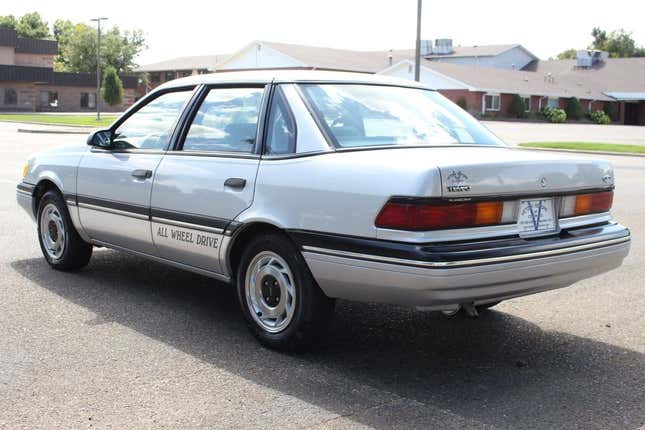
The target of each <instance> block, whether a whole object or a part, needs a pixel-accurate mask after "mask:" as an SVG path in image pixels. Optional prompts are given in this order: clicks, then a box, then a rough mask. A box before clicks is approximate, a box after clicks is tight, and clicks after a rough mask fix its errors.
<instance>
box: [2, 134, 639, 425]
mask: <svg viewBox="0 0 645 430" xmlns="http://www.w3.org/2000/svg"><path fill="white" fill-rule="evenodd" d="M15 130H16V126H15V125H12V124H0V217H1V218H0V219H1V220H2V222H1V223H0V237H1V241H0V243H1V244H2V247H1V248H0V428H7V429H13V428H28V429H33V428H47V429H50V428H118V429H125V428H137V429H139V428H181V429H186V428H281V429H282V428H283V429H288V428H363V427H374V428H392V427H396V428H460V429H463V428H491V429H492V428H513V429H520V428H521V429H530V428H540V429H545V428H548V429H555V428H558V429H560V428H564V429H574V428H575V429H596V428H597V429H607V428H622V429H637V428H643V426H645V332H644V328H645V312H644V311H643V309H645V245H644V244H645V189H644V188H643V184H644V183H645V158H642V157H641V158H631V157H605V158H610V159H611V161H612V162H613V163H614V166H615V169H616V171H615V176H616V180H617V189H616V197H615V203H614V208H615V210H614V214H615V217H616V218H617V219H618V220H619V221H621V222H622V223H624V224H626V225H628V226H629V227H630V228H631V229H632V234H633V244H632V251H631V254H630V256H629V257H628V258H627V260H626V261H625V264H624V266H623V267H621V268H620V269H618V270H616V271H613V272H610V273H608V274H605V275H602V276H599V277H596V278H593V279H590V280H586V281H583V282H580V283H578V284H576V285H574V286H572V287H570V288H567V289H563V290H558V291H552V292H548V293H543V294H540V295H535V296H531V297H526V298H521V299H515V300H511V301H508V302H505V303H502V304H501V305H499V307H497V308H495V309H496V310H495V311H491V312H488V313H485V314H483V315H481V316H480V318H478V319H467V318H463V317H456V318H452V319H447V318H445V317H443V316H439V315H436V314H428V313H421V312H416V311H413V310H410V309H406V308H401V307H393V306H383V305H374V304H360V303H350V302H340V303H339V304H338V306H337V310H336V314H335V317H334V320H333V324H332V326H331V328H330V332H329V336H328V338H326V339H321V341H320V345H319V348H318V349H317V350H316V351H313V352H309V353H306V354H303V355H297V356H289V355H283V354H279V353H275V352H272V351H268V350H266V349H263V348H262V347H260V346H259V345H258V344H257V343H256V342H255V340H254V339H253V338H252V337H251V336H250V335H249V334H248V333H247V330H246V328H245V327H244V324H243V321H242V317H241V314H240V312H239V311H238V305H237V302H236V298H235V294H234V291H233V290H232V289H231V288H228V287H226V286H224V285H222V284H218V283H217V282H214V281H212V280H210V279H207V278H203V277H201V276H198V275H194V274H191V273H187V272H182V271H180V270H177V269H172V268H167V267H164V266H162V265H159V264H156V263H152V262H149V261H146V260H143V259H140V258H136V257H131V256H127V255H124V254H120V253H118V252H115V251H110V250H99V251H97V252H96V253H95V255H94V257H93V259H92V261H91V263H90V265H89V266H88V267H87V268H86V269H85V270H83V271H80V272H78V273H60V272H55V271H52V270H50V269H49V267H48V266H47V264H46V263H45V262H44V260H43V259H42V257H41V254H40V250H39V248H38V244H37V239H36V234H35V226H34V224H33V223H32V222H31V221H30V220H29V218H28V217H27V215H26V214H25V213H23V212H22V210H21V209H19V207H18V206H17V204H16V203H15V185H16V183H17V181H18V178H19V176H20V171H21V168H22V165H23V163H24V161H25V160H26V158H27V155H28V154H30V153H32V152H34V151H38V150H41V149H44V148H49V147H54V146H58V145H62V144H65V143H70V142H72V141H75V140H76V141H84V137H83V136H78V135H50V134H22V133H21V134H18V133H16V132H15Z"/></svg>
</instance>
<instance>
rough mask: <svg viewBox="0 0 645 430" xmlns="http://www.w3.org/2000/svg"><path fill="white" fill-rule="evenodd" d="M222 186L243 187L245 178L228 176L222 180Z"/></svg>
mask: <svg viewBox="0 0 645 430" xmlns="http://www.w3.org/2000/svg"><path fill="white" fill-rule="evenodd" d="M224 186H225V187H229V188H240V189H241V188H244V187H245V186H246V179H242V178H228V179H227V180H225V181H224Z"/></svg>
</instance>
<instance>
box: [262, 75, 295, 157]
mask: <svg viewBox="0 0 645 430" xmlns="http://www.w3.org/2000/svg"><path fill="white" fill-rule="evenodd" d="M266 145H267V148H266V153H267V154H269V155H283V154H292V153H294V152H296V123H295V120H294V119H293V116H292V114H291V111H290V110H289V105H288V104H287V100H286V99H285V97H284V94H283V92H282V89H281V88H279V87H278V89H276V91H275V93H274V95H273V99H272V101H271V110H270V111H269V125H268V128H267V140H266Z"/></svg>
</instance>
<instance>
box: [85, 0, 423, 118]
mask: <svg viewBox="0 0 645 430" xmlns="http://www.w3.org/2000/svg"><path fill="white" fill-rule="evenodd" d="M419 1H420V0H419ZM106 19H107V18H105V17H102V18H92V21H96V25H97V36H98V37H97V44H96V99H95V101H94V102H95V103H96V120H97V121H99V120H100V119H101V21H103V20H106Z"/></svg>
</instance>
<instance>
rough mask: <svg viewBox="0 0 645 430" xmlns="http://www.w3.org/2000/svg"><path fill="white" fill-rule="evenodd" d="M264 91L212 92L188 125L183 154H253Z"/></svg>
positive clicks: (222, 90)
mask: <svg viewBox="0 0 645 430" xmlns="http://www.w3.org/2000/svg"><path fill="white" fill-rule="evenodd" d="M263 92H264V88H213V89H211V90H209V92H208V94H207V95H206V98H204V101H203V102H202V104H201V105H200V106H199V110H198V111H197V113H196V114H195V118H194V119H193V121H192V123H191V124H190V128H189V129H188V133H187V134H186V139H185V140H184V145H183V149H184V150H185V151H224V152H252V151H253V149H254V148H255V136H256V134H257V128H258V117H259V115H260V104H261V102H262V93H263Z"/></svg>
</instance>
